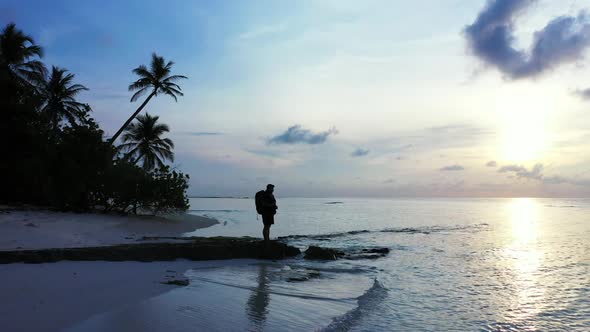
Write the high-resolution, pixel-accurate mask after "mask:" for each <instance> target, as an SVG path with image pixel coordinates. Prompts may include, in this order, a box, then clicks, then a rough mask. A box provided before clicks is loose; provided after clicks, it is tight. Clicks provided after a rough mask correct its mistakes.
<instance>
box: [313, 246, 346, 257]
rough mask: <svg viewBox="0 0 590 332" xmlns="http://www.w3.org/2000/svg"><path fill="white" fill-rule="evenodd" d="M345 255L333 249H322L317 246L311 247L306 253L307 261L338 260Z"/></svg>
mask: <svg viewBox="0 0 590 332" xmlns="http://www.w3.org/2000/svg"><path fill="white" fill-rule="evenodd" d="M343 255H344V253H343V252H341V251H338V250H336V249H332V248H322V247H316V246H310V247H309V248H307V250H306V251H305V259H317V260H336V259H337V258H338V257H340V256H343Z"/></svg>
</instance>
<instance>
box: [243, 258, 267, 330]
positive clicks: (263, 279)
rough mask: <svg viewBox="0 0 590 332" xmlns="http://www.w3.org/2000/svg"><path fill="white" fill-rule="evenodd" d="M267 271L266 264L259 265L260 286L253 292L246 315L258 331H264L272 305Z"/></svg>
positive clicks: (258, 279)
mask: <svg viewBox="0 0 590 332" xmlns="http://www.w3.org/2000/svg"><path fill="white" fill-rule="evenodd" d="M267 269H268V266H267V265H266V264H260V265H258V278H257V281H258V285H257V286H256V288H255V289H253V290H252V294H251V295H250V297H249V298H248V302H247V305H246V314H247V315H248V319H250V321H251V322H252V323H253V325H254V326H255V328H256V331H261V330H262V328H263V326H264V322H265V320H266V315H267V314H268V304H269V303H270V294H269V287H268V272H267Z"/></svg>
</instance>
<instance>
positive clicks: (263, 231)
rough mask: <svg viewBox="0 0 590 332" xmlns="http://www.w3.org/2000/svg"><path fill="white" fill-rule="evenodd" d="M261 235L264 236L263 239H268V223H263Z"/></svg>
mask: <svg viewBox="0 0 590 332" xmlns="http://www.w3.org/2000/svg"><path fill="white" fill-rule="evenodd" d="M262 236H264V241H266V242H268V241H270V225H264V228H263V229H262Z"/></svg>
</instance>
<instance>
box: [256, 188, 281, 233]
mask: <svg viewBox="0 0 590 332" xmlns="http://www.w3.org/2000/svg"><path fill="white" fill-rule="evenodd" d="M274 188H275V186H274V185H273V184H267V185H266V190H264V191H261V192H260V196H259V198H258V204H259V205H260V211H259V212H260V214H261V215H262V224H263V225H264V228H263V229H262V236H263V237H264V242H266V243H267V244H268V243H269V241H270V226H272V225H273V224H274V223H275V214H276V213H277V209H278V207H277V200H276V199H275V196H274V195H273V192H274Z"/></svg>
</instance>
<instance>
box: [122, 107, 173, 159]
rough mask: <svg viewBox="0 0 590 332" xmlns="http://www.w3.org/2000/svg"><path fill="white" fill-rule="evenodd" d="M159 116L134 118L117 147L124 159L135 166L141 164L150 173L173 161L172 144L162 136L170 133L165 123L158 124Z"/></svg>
mask: <svg viewBox="0 0 590 332" xmlns="http://www.w3.org/2000/svg"><path fill="white" fill-rule="evenodd" d="M159 118H160V117H159V116H152V115H150V114H148V113H146V114H145V115H140V116H138V117H137V118H136V122H134V123H131V124H130V125H129V127H127V129H126V130H125V132H124V134H123V143H122V144H121V145H119V146H118V149H119V151H121V152H122V153H123V154H124V158H125V159H127V160H129V161H131V162H132V164H134V165H137V164H138V163H139V162H141V164H142V166H143V169H144V170H146V171H151V170H153V169H154V168H156V167H158V168H162V167H164V166H165V163H164V162H165V161H166V160H170V161H174V152H172V150H173V149H174V142H172V140H171V139H169V138H162V135H164V134H165V133H167V132H169V131H170V128H169V127H168V125H167V124H165V123H158V119H159Z"/></svg>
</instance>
